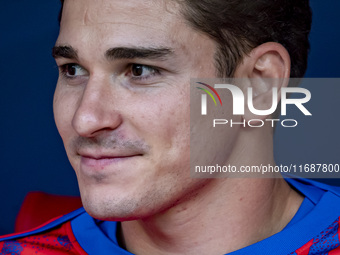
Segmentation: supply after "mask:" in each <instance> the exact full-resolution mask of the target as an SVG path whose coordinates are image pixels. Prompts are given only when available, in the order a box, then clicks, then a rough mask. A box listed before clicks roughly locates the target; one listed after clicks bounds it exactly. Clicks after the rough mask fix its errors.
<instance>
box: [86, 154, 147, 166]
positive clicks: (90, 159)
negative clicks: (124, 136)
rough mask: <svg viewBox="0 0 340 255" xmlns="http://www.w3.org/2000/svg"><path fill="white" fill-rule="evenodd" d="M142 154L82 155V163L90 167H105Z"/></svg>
mask: <svg viewBox="0 0 340 255" xmlns="http://www.w3.org/2000/svg"><path fill="white" fill-rule="evenodd" d="M141 156H142V155H141V154H135V155H129V156H98V157H94V156H87V155H84V156H81V163H82V164H83V165H86V166H89V167H105V166H108V165H111V164H114V163H119V162H123V161H126V160H129V159H132V158H136V157H141Z"/></svg>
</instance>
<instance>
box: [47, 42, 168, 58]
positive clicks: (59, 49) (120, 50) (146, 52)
mask: <svg viewBox="0 0 340 255" xmlns="http://www.w3.org/2000/svg"><path fill="white" fill-rule="evenodd" d="M172 54H173V50H171V49H169V48H145V47H140V48H139V47H138V48H137V47H136V48H128V47H116V48H111V49H108V50H107V51H106V52H105V57H106V58H107V59H109V60H116V59H134V58H140V59H165V58H166V57H168V56H170V55H172ZM52 56H53V57H54V58H68V59H76V60H78V53H77V50H75V49H74V48H73V47H72V46H68V45H64V46H54V47H53V49H52Z"/></svg>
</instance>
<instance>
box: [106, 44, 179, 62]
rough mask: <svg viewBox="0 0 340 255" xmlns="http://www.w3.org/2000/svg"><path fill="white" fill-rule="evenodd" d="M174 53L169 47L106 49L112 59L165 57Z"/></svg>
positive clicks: (107, 54) (107, 55) (108, 56)
mask: <svg viewBox="0 0 340 255" xmlns="http://www.w3.org/2000/svg"><path fill="white" fill-rule="evenodd" d="M172 54H173V51H172V50H171V49H169V48H144V47H141V48H126V47H117V48H112V49H109V50H107V51H106V53H105V56H106V57H107V58H108V59H110V60H113V59H133V58H141V59H145V58H147V59H164V58H166V57H168V56H170V55H172Z"/></svg>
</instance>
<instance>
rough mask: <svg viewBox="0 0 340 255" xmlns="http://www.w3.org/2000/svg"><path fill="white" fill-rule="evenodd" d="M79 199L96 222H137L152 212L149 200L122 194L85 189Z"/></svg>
mask: <svg viewBox="0 0 340 255" xmlns="http://www.w3.org/2000/svg"><path fill="white" fill-rule="evenodd" d="M81 198H82V202H83V206H84V208H85V210H86V212H87V213H88V214H89V215H91V216H92V217H93V218H95V219H98V220H108V221H131V220H138V219H141V218H145V217H148V216H150V214H152V213H153V211H154V210H153V209H152V207H153V206H152V205H151V203H150V200H149V199H145V198H142V197H136V196H132V195H131V196H129V195H128V194H126V193H125V194H124V192H119V193H118V192H117V191H116V192H110V191H106V192H99V191H98V190H89V189H87V190H86V192H81ZM147 200H149V201H147Z"/></svg>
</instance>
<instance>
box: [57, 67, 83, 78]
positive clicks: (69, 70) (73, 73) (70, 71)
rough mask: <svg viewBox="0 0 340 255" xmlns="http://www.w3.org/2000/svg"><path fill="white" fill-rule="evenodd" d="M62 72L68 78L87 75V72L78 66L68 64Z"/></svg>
mask: <svg viewBox="0 0 340 255" xmlns="http://www.w3.org/2000/svg"><path fill="white" fill-rule="evenodd" d="M61 72H62V74H63V75H65V76H66V77H68V78H75V77H77V76H84V75H87V72H86V70H85V69H84V68H82V67H81V66H80V65H77V64H66V65H64V66H62V68H61Z"/></svg>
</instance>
